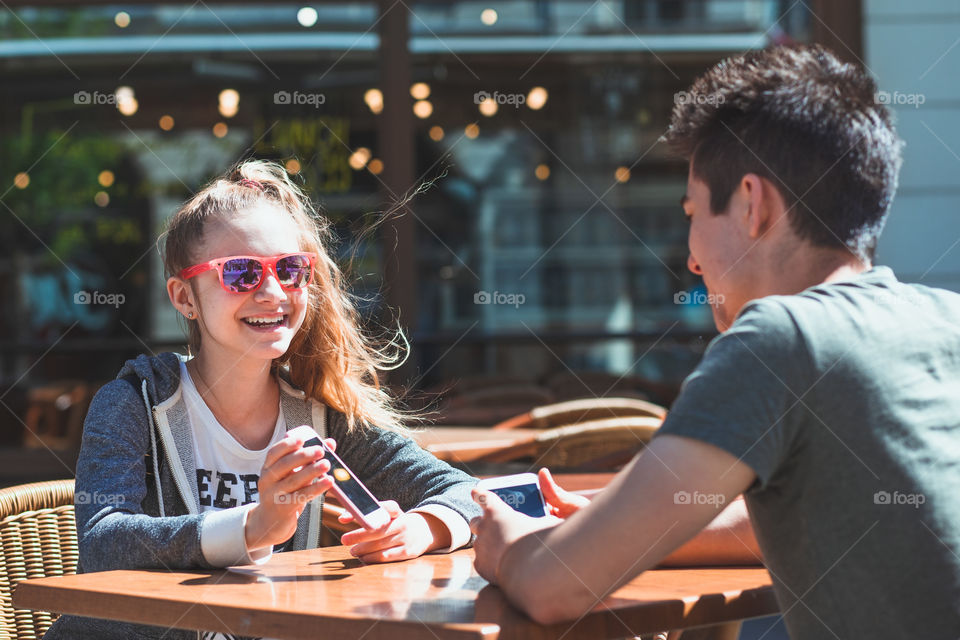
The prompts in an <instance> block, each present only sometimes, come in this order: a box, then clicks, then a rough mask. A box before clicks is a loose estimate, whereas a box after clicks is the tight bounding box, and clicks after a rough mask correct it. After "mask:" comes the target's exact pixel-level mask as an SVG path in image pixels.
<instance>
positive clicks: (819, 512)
mask: <svg viewBox="0 0 960 640" xmlns="http://www.w3.org/2000/svg"><path fill="white" fill-rule="evenodd" d="M660 433H661V434H671V435H676V436H685V437H688V438H694V439H697V440H700V441H703V442H707V443H709V444H712V445H714V446H717V447H719V448H721V449H723V450H725V451H727V452H729V453H731V454H733V455H734V456H737V457H738V458H740V459H741V460H742V461H743V462H744V463H745V464H747V465H748V466H749V467H750V468H751V469H753V471H754V472H755V473H756V475H757V482H756V483H755V484H754V485H753V486H752V487H750V489H749V490H748V491H746V492H745V496H746V501H747V507H748V509H749V511H750V517H751V520H752V523H753V527H754V529H755V530H756V534H757V538H758V540H759V542H760V547H761V549H762V550H763V554H764V558H765V562H766V564H767V567H768V569H769V570H770V574H771V576H772V578H773V581H774V586H775V589H776V593H777V599H778V602H779V603H780V607H781V611H782V612H783V614H784V619H785V622H786V626H787V629H788V631H789V633H790V637H791V638H792V639H793V640H814V639H816V640H820V639H822V638H841V639H843V640H847V639H856V638H869V639H870V640H881V639H884V638H889V639H890V640H902V639H903V638H924V640H941V639H942V640H957V639H958V638H960V295H957V294H955V293H951V292H947V291H942V290H938V289H931V288H927V287H922V286H917V285H907V284H903V283H900V282H898V281H897V279H896V277H895V276H894V275H893V272H892V271H891V270H890V269H888V268H886V267H876V268H874V269H872V270H870V271H868V272H866V273H863V274H861V275H859V276H857V277H855V278H853V279H850V280H847V281H843V282H835V283H831V284H826V285H821V286H817V287H813V288H811V289H808V290H806V291H804V292H802V293H800V294H798V295H795V296H771V297H767V298H762V299H759V300H756V301H754V302H751V303H750V304H748V305H746V306H745V307H744V309H743V310H742V311H741V313H740V315H739V316H738V317H737V320H736V322H735V323H734V324H733V326H732V327H730V329H729V330H728V331H727V332H725V333H723V334H722V335H720V336H718V337H717V338H716V339H714V340H713V342H712V343H711V344H710V347H709V348H708V349H707V352H706V354H705V355H704V358H703V360H702V361H701V363H700V365H699V366H698V367H697V369H696V370H695V371H694V372H693V373H692V374H691V375H690V376H689V377H688V378H687V379H686V380H685V381H684V384H683V390H682V392H681V394H680V396H679V397H678V398H677V401H676V402H675V403H674V406H673V408H672V410H671V412H670V414H669V416H668V417H667V419H666V421H665V423H664V425H663V427H662V429H661V430H660Z"/></svg>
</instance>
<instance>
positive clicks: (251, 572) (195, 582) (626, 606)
mask: <svg viewBox="0 0 960 640" xmlns="http://www.w3.org/2000/svg"><path fill="white" fill-rule="evenodd" d="M14 605H15V606H16V607H20V608H34V609H42V610H47V611H56V612H62V613H73V614H79V615H86V616H92V617H100V618H110V619H114V620H124V621H128V622H139V623H144V624H154V625H161V626H164V627H167V626H169V625H175V626H176V627H178V628H184V629H200V630H215V631H222V632H226V633H232V634H239V635H253V636H266V637H271V638H282V639H291V640H293V639H300V638H302V639H307V638H317V637H320V636H322V637H325V638H351V639H359V638H363V639H364V640H400V639H410V638H424V639H429V640H434V639H436V640H495V639H496V640H514V639H518V640H519V639H521V638H522V639H532V640H541V639H542V640H547V639H551V640H560V639H561V638H563V639H566V640H576V639H580V638H583V639H586V638H590V639H598V638H622V637H626V636H633V635H635V634H637V635H638V634H641V633H649V632H656V631H662V630H665V629H676V628H686V627H691V626H700V625H705V624H712V623H718V622H726V621H730V620H737V619H743V618H748V617H754V616H761V615H769V614H772V613H776V611H777V603H776V601H775V599H774V595H773V590H772V587H771V584H770V578H769V576H768V574H767V572H766V570H765V569H763V568H756V567H751V568H711V569H679V570H676V569H675V570H653V571H648V572H646V573H644V574H642V575H641V576H639V577H638V578H637V579H635V580H634V581H632V582H631V583H629V584H628V585H626V586H625V587H623V588H622V589H620V590H619V591H617V592H616V593H614V594H613V595H612V596H611V597H609V598H607V599H606V601H605V602H604V603H601V604H599V605H598V606H597V607H596V608H595V609H594V610H593V611H592V612H591V613H589V614H588V615H586V616H584V617H583V618H582V619H580V620H579V621H571V622H565V623H559V624H554V625H549V626H541V625H537V624H535V623H534V622H532V621H531V620H530V619H529V618H527V617H526V616H524V615H523V614H521V613H520V612H518V611H517V610H516V609H514V608H513V607H512V606H511V605H509V604H508V603H507V602H506V601H505V600H504V598H503V595H502V592H501V591H500V590H499V589H497V588H495V587H492V586H489V585H488V584H487V582H486V581H485V580H484V579H483V578H481V577H480V576H479V575H477V573H476V572H475V571H474V569H473V551H471V550H469V549H464V550H460V551H457V552H454V553H452V554H446V555H430V556H424V557H421V558H417V559H416V560H410V561H407V562H399V563H394V564H380V565H364V564H361V563H360V562H359V561H358V560H356V559H355V558H353V557H351V556H350V555H349V553H348V551H347V549H346V548H345V547H327V548H323V549H313V550H310V551H296V552H291V553H280V554H276V555H274V556H273V557H272V558H271V559H270V561H269V562H267V563H266V564H264V565H261V566H256V567H254V566H250V567H240V568H234V569H230V570H218V571H107V572H102V573H89V574H82V575H72V576H61V577H54V578H39V579H35V580H27V581H25V582H22V583H21V584H20V585H19V586H18V587H17V589H16V592H15V594H14Z"/></svg>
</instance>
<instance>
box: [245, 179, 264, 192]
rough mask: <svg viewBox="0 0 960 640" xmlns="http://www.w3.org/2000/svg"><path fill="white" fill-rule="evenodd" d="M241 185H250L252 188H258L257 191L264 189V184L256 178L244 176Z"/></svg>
mask: <svg viewBox="0 0 960 640" xmlns="http://www.w3.org/2000/svg"><path fill="white" fill-rule="evenodd" d="M240 186H241V187H250V188H251V189H256V190H257V191H263V185H262V184H261V183H260V182H258V181H256V180H251V179H250V178H244V179H243V180H241V181H240Z"/></svg>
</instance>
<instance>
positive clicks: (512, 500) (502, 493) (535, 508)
mask: <svg viewBox="0 0 960 640" xmlns="http://www.w3.org/2000/svg"><path fill="white" fill-rule="evenodd" d="M490 491H491V492H492V493H495V494H497V496H498V497H499V498H500V499H501V500H503V501H504V502H506V503H507V504H508V505H510V506H511V507H513V509H514V510H515V511H519V512H520V513H522V514H525V515H528V516H530V517H532V518H542V517H543V516H545V515H547V514H546V513H545V512H544V510H543V501H542V500H541V498H540V488H539V487H538V486H537V485H535V484H520V485H515V486H513V487H497V488H496V489H490Z"/></svg>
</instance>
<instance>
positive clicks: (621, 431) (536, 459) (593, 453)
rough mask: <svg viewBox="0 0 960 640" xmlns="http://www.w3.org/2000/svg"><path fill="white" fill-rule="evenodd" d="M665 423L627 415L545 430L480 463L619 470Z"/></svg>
mask: <svg viewBox="0 0 960 640" xmlns="http://www.w3.org/2000/svg"><path fill="white" fill-rule="evenodd" d="M662 422H663V420H661V419H660V418H655V417H647V416H627V417H622V418H607V419H603V420H590V421H587V422H581V423H579V424H572V425H566V426H562V427H555V428H553V429H545V430H544V431H543V432H541V433H538V434H537V436H536V437H535V438H534V439H533V440H532V441H530V442H524V443H521V444H518V445H513V446H510V447H506V448H504V449H500V450H498V451H494V452H491V453H488V454H486V455H484V456H482V457H481V458H479V459H478V460H477V462H479V463H506V462H517V461H525V460H529V461H530V468H531V469H532V470H536V469H538V468H540V467H549V468H551V469H558V470H562V471H568V472H593V471H616V470H617V469H619V468H621V467H622V466H623V465H625V464H626V463H627V462H629V461H630V460H631V459H632V458H633V457H634V456H635V455H636V454H637V453H639V452H640V451H642V450H643V449H644V448H645V447H646V446H647V444H648V443H649V442H650V440H651V438H653V434H654V433H656V431H657V429H659V428H660V424H661V423H662Z"/></svg>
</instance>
